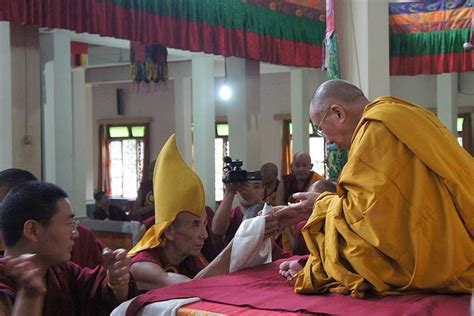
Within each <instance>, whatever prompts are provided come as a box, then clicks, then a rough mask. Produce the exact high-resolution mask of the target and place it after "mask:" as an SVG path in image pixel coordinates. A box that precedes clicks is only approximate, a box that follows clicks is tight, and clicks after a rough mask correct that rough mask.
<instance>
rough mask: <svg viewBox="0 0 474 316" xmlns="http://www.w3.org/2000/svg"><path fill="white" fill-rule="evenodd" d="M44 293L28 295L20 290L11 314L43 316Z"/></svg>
mask: <svg viewBox="0 0 474 316" xmlns="http://www.w3.org/2000/svg"><path fill="white" fill-rule="evenodd" d="M43 305H44V295H41V294H38V295H34V296H32V295H28V294H26V293H25V292H24V291H22V290H20V291H18V293H17V295H16V298H15V304H14V305H13V310H12V313H11V316H24V315H28V316H37V315H38V316H41V315H43Z"/></svg>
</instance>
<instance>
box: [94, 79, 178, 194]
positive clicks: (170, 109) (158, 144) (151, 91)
mask: <svg viewBox="0 0 474 316" xmlns="http://www.w3.org/2000/svg"><path fill="white" fill-rule="evenodd" d="M119 88H120V89H124V91H123V92H124V93H123V96H124V104H125V113H124V115H117V104H116V89H119ZM91 90H92V108H93V110H92V115H93V119H92V120H93V122H92V123H93V124H92V126H93V129H94V132H93V139H92V142H93V156H94V159H93V168H94V187H95V188H96V187H97V166H98V162H97V161H98V152H97V151H98V146H99V144H98V124H97V120H101V119H116V118H122V119H124V118H139V117H151V119H152V121H151V124H150V159H152V160H153V159H154V158H156V157H157V156H158V154H159V153H160V150H161V148H162V147H163V145H164V144H165V142H166V140H167V139H168V137H169V136H170V135H171V134H172V133H174V129H175V125H174V124H175V123H174V122H175V119H174V95H173V82H172V81H170V82H168V84H167V85H166V86H155V85H149V86H146V85H143V86H138V85H134V84H132V83H121V84H102V85H97V86H92V87H91Z"/></svg>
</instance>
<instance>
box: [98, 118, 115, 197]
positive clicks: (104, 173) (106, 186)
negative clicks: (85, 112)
mask: <svg viewBox="0 0 474 316" xmlns="http://www.w3.org/2000/svg"><path fill="white" fill-rule="evenodd" d="M98 152H99V157H98V158H99V166H98V169H99V170H98V173H97V174H98V177H97V191H104V192H106V193H107V194H108V195H109V196H110V195H111V193H112V188H111V186H110V172H109V168H110V154H109V144H108V141H107V125H105V124H101V125H99V151H98Z"/></svg>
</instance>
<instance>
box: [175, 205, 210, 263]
mask: <svg viewBox="0 0 474 316" xmlns="http://www.w3.org/2000/svg"><path fill="white" fill-rule="evenodd" d="M206 224H207V220H206V212H203V215H202V216H201V217H198V216H196V215H193V214H191V213H189V212H181V213H179V214H178V216H176V219H175V221H174V222H173V225H172V226H173V228H172V229H171V234H170V236H169V237H168V238H171V239H172V242H173V247H174V249H176V251H178V252H179V253H180V255H185V256H198V255H199V254H200V253H201V250H202V247H203V246H204V241H205V240H206V238H207V231H206Z"/></svg>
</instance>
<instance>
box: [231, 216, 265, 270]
mask: <svg viewBox="0 0 474 316" xmlns="http://www.w3.org/2000/svg"><path fill="white" fill-rule="evenodd" d="M264 233H265V217H263V216H257V217H254V218H250V219H247V220H245V221H243V222H242V223H241V224H240V227H239V229H238V230H237V233H235V236H234V241H233V244H232V253H231V256H230V267H229V272H235V271H239V270H242V269H244V268H249V267H253V266H256V265H259V264H263V263H269V262H271V261H272V241H271V239H270V238H267V239H266V240H263V236H264Z"/></svg>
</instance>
